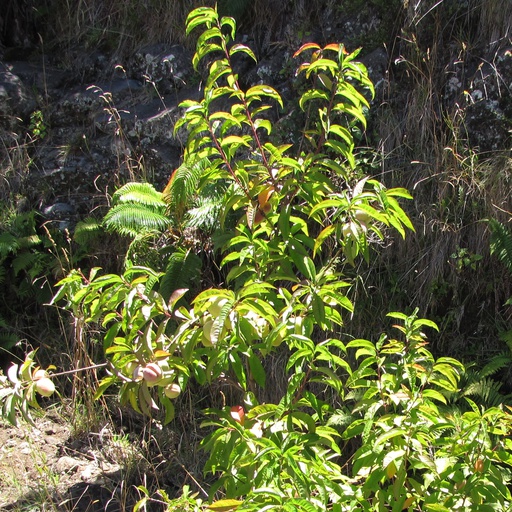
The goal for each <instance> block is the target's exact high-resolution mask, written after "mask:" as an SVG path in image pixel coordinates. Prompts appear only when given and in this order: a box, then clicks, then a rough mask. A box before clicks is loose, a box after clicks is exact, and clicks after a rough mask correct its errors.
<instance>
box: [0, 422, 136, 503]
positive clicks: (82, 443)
mask: <svg viewBox="0 0 512 512" xmlns="http://www.w3.org/2000/svg"><path fill="white" fill-rule="evenodd" d="M140 462H143V461H142V457H141V455H140V454H139V453H137V452H136V451H135V450H134V448H133V444H132V443H131V442H130V441H129V439H128V435H124V434H114V433H113V432H112V430H111V428H110V427H108V426H106V427H105V428H103V429H102V430H100V431H99V433H89V434H87V435H82V436H79V437H77V438H73V435H72V427H71V425H70V423H69V422H66V421H65V419H64V418H62V417H61V416H59V414H57V413H56V412H49V413H48V414H46V415H45V416H44V417H43V418H39V419H37V420H36V428H33V427H30V426H29V425H21V426H20V427H18V428H14V427H11V426H9V425H7V424H6V423H4V422H1V423H0V510H2V511H3V510H13V511H29V510H30V511H35V510H59V511H61V510H62V511H76V512H82V511H87V512H95V511H100V510H101V511H109V512H115V511H124V510H131V508H132V506H133V497H132V498H131V499H130V498H129V496H128V495H129V494H130V493H131V494H133V492H132V491H133V489H127V483H126V482H127V481H129V479H130V478H129V477H130V472H132V473H133V470H134V468H135V466H137V465H138V464H139V463H140Z"/></svg>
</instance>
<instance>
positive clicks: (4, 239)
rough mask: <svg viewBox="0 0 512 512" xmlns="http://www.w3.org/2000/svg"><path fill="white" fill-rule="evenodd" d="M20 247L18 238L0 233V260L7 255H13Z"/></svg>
mask: <svg viewBox="0 0 512 512" xmlns="http://www.w3.org/2000/svg"><path fill="white" fill-rule="evenodd" d="M19 247H20V244H19V241H18V238H17V237H16V236H14V235H12V234H11V233H7V232H4V233H0V258H5V257H7V255H8V254H9V253H15V252H16V251H17V250H18V249H19Z"/></svg>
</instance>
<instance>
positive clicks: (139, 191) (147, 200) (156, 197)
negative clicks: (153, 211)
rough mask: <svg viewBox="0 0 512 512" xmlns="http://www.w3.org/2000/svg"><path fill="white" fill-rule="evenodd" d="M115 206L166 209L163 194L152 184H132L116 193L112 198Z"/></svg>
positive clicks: (124, 186) (127, 184)
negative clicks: (124, 205)
mask: <svg viewBox="0 0 512 512" xmlns="http://www.w3.org/2000/svg"><path fill="white" fill-rule="evenodd" d="M112 201H113V203H114V204H120V203H135V204H143V205H146V206H152V207H154V208H157V209H159V208H162V209H163V208H165V201H164V200H163V196H162V193H161V192H158V191H157V190H156V189H155V187H153V185H151V184H150V183H137V182H130V183H126V185H123V186H122V187H121V188H119V189H118V190H116V191H115V192H114V195H113V196H112Z"/></svg>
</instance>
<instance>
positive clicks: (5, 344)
mask: <svg viewBox="0 0 512 512" xmlns="http://www.w3.org/2000/svg"><path fill="white" fill-rule="evenodd" d="M18 341H19V338H18V336H17V335H16V334H15V333H13V332H0V354H2V352H4V351H9V350H11V349H12V348H13V347H14V346H15V345H16V343H18Z"/></svg>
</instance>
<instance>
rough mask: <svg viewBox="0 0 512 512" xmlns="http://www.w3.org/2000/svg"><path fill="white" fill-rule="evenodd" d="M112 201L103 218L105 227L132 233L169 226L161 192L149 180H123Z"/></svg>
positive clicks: (130, 234)
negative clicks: (122, 184) (123, 182)
mask: <svg viewBox="0 0 512 512" xmlns="http://www.w3.org/2000/svg"><path fill="white" fill-rule="evenodd" d="M112 203H113V206H112V208H111V209H110V210H109V211H108V213H107V214H106V215H105V218H104V219H103V223H104V225H105V227H106V228H107V229H108V230H111V231H115V232H117V233H119V234H121V235H127V236H130V237H136V236H137V235H139V234H141V233H147V232H157V233H159V232H161V231H163V230H164V229H166V228H167V227H169V226H170V219H169V217H168V216H167V215H166V214H165V213H166V208H167V205H166V203H165V201H164V200H163V198H162V193H160V192H157V191H156V190H155V188H154V187H153V185H151V184H149V183H135V182H130V183H127V184H126V185H124V186H122V187H121V188H120V189H118V190H116V192H115V193H114V195H113V197H112Z"/></svg>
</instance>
